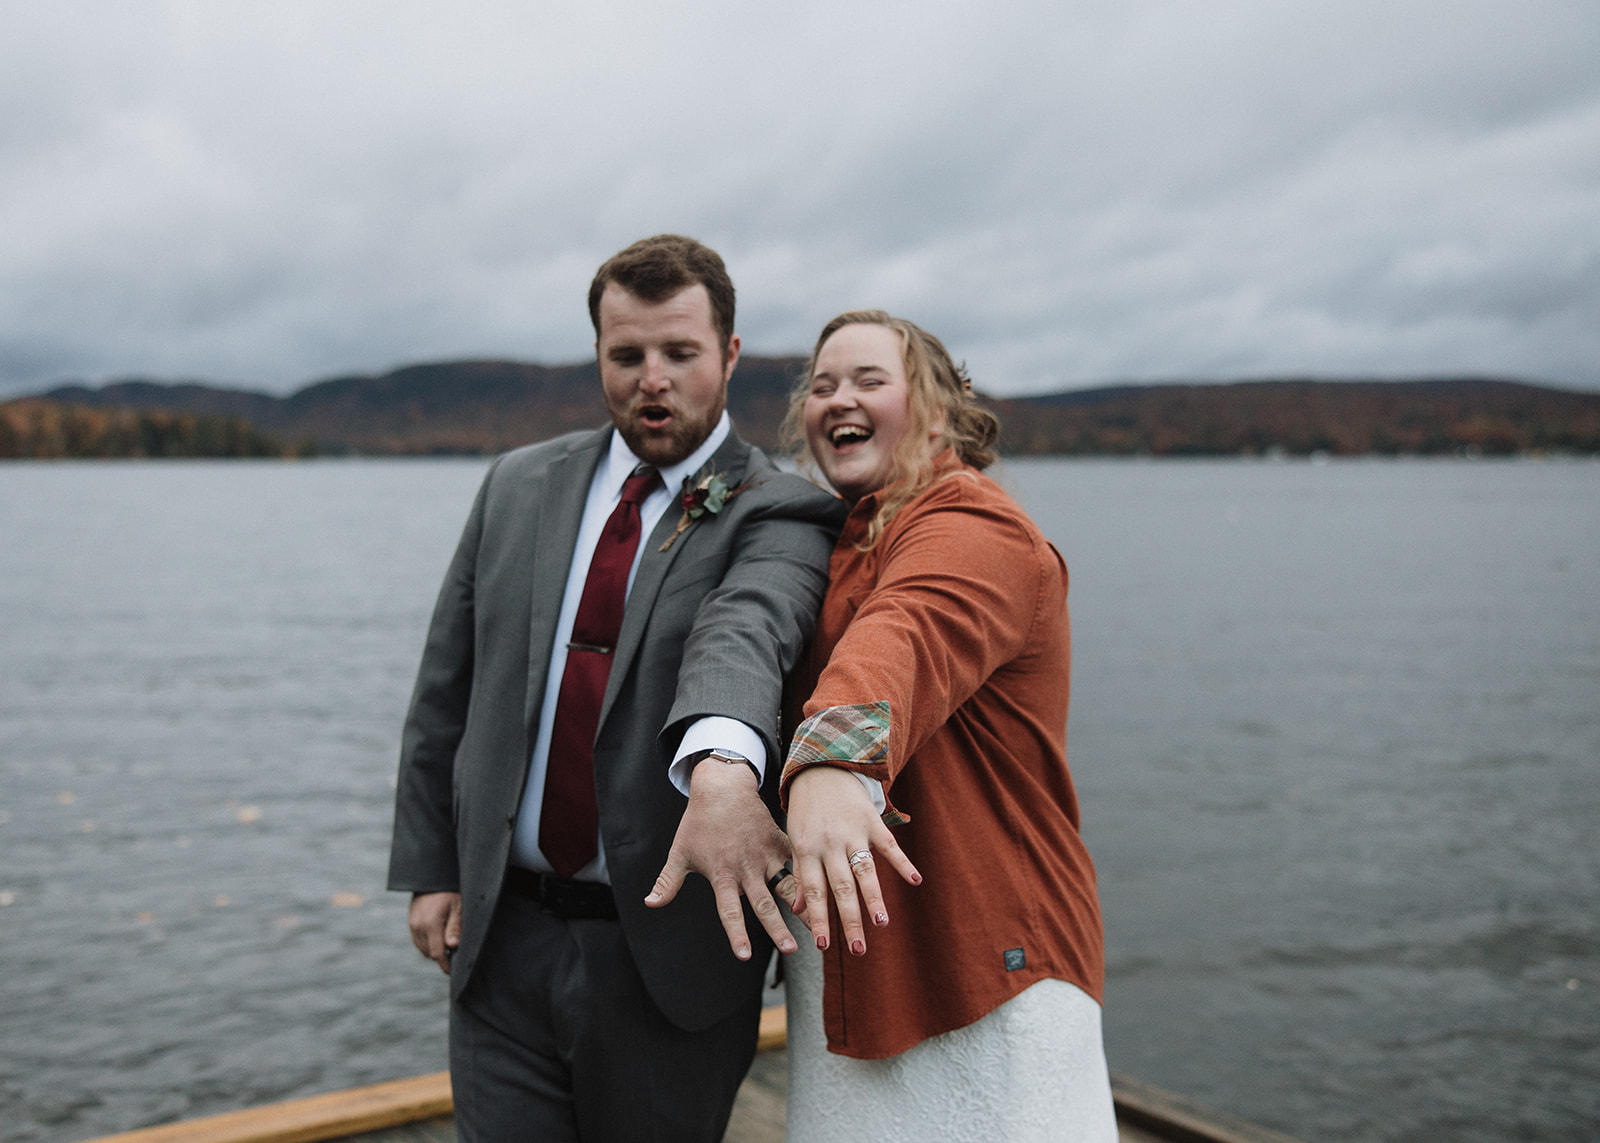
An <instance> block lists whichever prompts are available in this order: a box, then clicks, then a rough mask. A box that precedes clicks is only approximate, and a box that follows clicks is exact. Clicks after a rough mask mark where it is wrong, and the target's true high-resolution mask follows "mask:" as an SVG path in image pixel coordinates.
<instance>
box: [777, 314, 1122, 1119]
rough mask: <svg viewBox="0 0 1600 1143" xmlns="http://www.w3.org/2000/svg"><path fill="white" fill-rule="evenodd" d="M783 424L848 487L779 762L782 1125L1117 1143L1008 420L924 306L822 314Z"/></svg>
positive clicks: (1054, 636) (1048, 650)
mask: <svg viewBox="0 0 1600 1143" xmlns="http://www.w3.org/2000/svg"><path fill="white" fill-rule="evenodd" d="M788 425H789V427H790V430H791V432H792V433H794V434H795V435H799V433H800V432H801V431H803V435H804V441H805V446H806V452H807V453H808V454H809V460H810V462H811V463H812V464H813V465H814V466H815V468H816V469H818V470H820V472H821V474H822V475H823V476H824V477H826V478H827V480H828V482H829V483H830V484H831V485H832V486H833V487H834V489H836V490H837V491H838V492H839V494H840V495H841V496H843V497H844V498H845V499H846V500H848V501H850V502H851V503H852V504H853V510H852V513H851V515H850V518H849V520H848V521H847V523H846V524H845V528H844V531H843V533H842V535H841V536H840V538H839V543H838V546H837V547H836V548H835V550H834V554H833V562H832V566H831V568H830V576H831V579H830V583H829V588H828V594H827V598H826V599H825V600H824V602H823V607H822V613H821V615H820V616H819V618H818V621H817V632H816V636H815V639H814V641H813V644H812V647H811V650H810V652H809V656H810V657H809V662H808V663H807V664H805V665H804V670H803V672H802V676H803V677H802V678H801V680H800V682H801V686H802V689H800V690H799V692H798V693H801V694H805V693H809V694H810V698H809V699H807V700H806V702H805V706H804V709H803V711H802V712H800V713H801V714H802V715H803V718H804V721H803V722H801V724H800V726H799V728H798V729H797V731H796V732H795V735H794V739H793V742H792V745H791V747H790V751H789V756H788V760H787V763H786V765H785V767H784V772H783V786H782V788H783V797H784V801H785V806H786V808H787V810H788V815H789V836H790V840H791V843H792V845H793V849H794V858H795V862H794V871H795V875H796V878H797V880H798V883H799V891H798V892H799V896H798V897H794V898H792V899H793V901H794V904H795V908H796V912H797V914H798V917H799V918H800V919H796V920H794V921H793V922H792V927H793V928H794V929H795V931H796V935H797V937H800V938H801V940H800V944H801V950H802V951H801V953H800V954H797V955H796V956H795V957H794V958H793V959H792V960H791V966H790V970H789V984H788V989H789V1021H790V1023H789V1027H790V1039H789V1044H790V1048H789V1051H790V1085H791V1086H790V1093H789V1136H788V1137H789V1139H790V1140H791V1143H810V1141H811V1140H824V1139H827V1140H837V1139H838V1138H839V1137H840V1136H841V1134H842V1133H849V1134H850V1136H853V1137H859V1138H871V1139H874V1140H875V1141H879V1143H882V1141H893V1140H898V1139H906V1140H918V1141H921V1140H926V1139H1002V1138H1003V1139H1007V1140H1073V1141H1079V1140H1081V1141H1084V1143H1089V1141H1093V1143H1114V1141H1115V1139H1116V1124H1115V1118H1114V1114H1113V1111H1112V1105H1111V1092H1110V1085H1109V1081H1108V1079H1107V1074H1106V1064H1105V1053H1104V1049H1103V1047H1102V1044H1101V1029H1100V1005H1099V1000H1100V995H1101V986H1102V983H1103V976H1104V958H1103V948H1102V938H1101V928H1100V910H1099V903H1098V899H1097V897H1096V895H1095V883H1094V866H1093V864H1092V863H1091V862H1090V860H1089V855H1088V852H1087V850H1085V848H1084V846H1083V842H1082V840H1081V838H1080V837H1079V835H1078V806H1077V798H1076V795H1075V793H1074V791H1073V786H1072V779H1071V777H1070V775H1069V774H1068V771H1067V764H1066V722H1067V697H1068V689H1069V666H1070V654H1071V652H1070V638H1069V629H1068V620H1067V608H1066V589H1067V570H1066V565H1065V563H1064V562H1063V561H1062V559H1061V556H1060V554H1059V553H1058V552H1057V551H1056V550H1055V548H1054V547H1053V546H1052V545H1051V544H1050V543H1049V542H1048V541H1046V540H1045V539H1044V537H1043V536H1042V535H1041V534H1040V533H1039V530H1038V529H1037V528H1036V527H1035V526H1034V524H1033V522H1032V521H1031V520H1029V519H1028V517H1027V515H1026V514H1025V513H1024V512H1023V511H1022V509H1021V508H1019V507H1018V506H1017V504H1016V503H1015V501H1013V500H1012V499H1011V497H1010V496H1008V495H1007V494H1006V493H1005V492H1004V491H1002V490H1001V488H1000V487H999V486H998V485H997V484H995V483H994V481H993V480H991V479H989V478H988V477H987V476H984V475H983V474H982V469H984V468H985V467H987V466H988V464H989V463H990V462H991V461H992V460H993V459H994V451H993V447H992V446H993V444H994V440H995V438H996V435H997V433H998V424H997V422H996V421H995V419H994V417H993V416H992V415H991V414H990V413H988V412H987V411H985V410H983V409H981V408H979V407H978V406H977V405H975V404H974V402H973V399H972V392H971V383H970V382H969V381H968V379H967V377H966V375H965V373H964V371H962V370H961V369H960V368H958V367H957V366H956V365H955V363H954V362H953V361H952V360H951V358H950V356H949V354H948V353H947V352H946V351H945V348H944V346H943V345H942V344H940V342H939V340H938V339H937V338H935V337H933V336H932V335H931V334H928V333H927V332H925V331H923V330H921V329H919V328H918V327H917V326H915V325H913V324H911V323H910V322H907V321H904V320H902V319H898V318H892V317H890V316H889V315H888V314H885V313H882V312H880V311H875V310H866V311H856V312H851V313H846V314H841V315H840V316H839V317H837V318H835V319H834V320H833V321H831V322H829V323H828V325H827V326H826V328H824V329H823V331H822V335H821V336H820V337H819V338H818V340H817V345H816V349H815V350H814V352H813V354H812V357H811V361H810V363H809V366H808V368H807V373H806V380H805V384H804V386H803V387H802V388H801V389H799V390H797V392H796V394H795V398H794V402H793V404H792V406H791V409H790V416H789V421H788ZM806 684H810V686H809V691H808V690H807V689H804V688H805V686H806ZM880 873H881V874H883V876H882V877H881V878H880ZM802 919H803V921H802ZM807 926H808V927H809V932H807Z"/></svg>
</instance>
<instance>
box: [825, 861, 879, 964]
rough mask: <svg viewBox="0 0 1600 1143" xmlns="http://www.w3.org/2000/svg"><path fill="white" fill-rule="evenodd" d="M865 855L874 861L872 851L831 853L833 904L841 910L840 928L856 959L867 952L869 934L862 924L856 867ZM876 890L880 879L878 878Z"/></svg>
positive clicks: (830, 867)
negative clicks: (857, 892)
mask: <svg viewBox="0 0 1600 1143" xmlns="http://www.w3.org/2000/svg"><path fill="white" fill-rule="evenodd" d="M862 853H865V854H866V855H867V857H866V860H867V861H868V862H870V861H871V859H872V854H871V851H870V850H867V849H866V848H864V847H863V848H862V849H858V850H854V851H852V852H851V853H847V854H840V853H835V854H831V855H830V857H829V860H828V863H827V865H828V885H829V887H830V888H832V890H833V903H834V905H835V906H837V908H838V910H839V928H840V929H841V930H843V932H842V934H841V935H842V936H843V937H844V941H845V947H846V948H848V949H849V950H850V951H851V952H852V953H854V954H855V955H856V956H860V955H861V954H862V953H864V952H866V951H867V934H866V932H865V931H864V930H863V928H862V925H861V906H860V904H859V902H858V900H857V897H856V868H857V867H858V866H859V864H860V862H861V857H860V855H861V854H862ZM873 884H874V887H876V884H877V882H876V879H874V882H873Z"/></svg>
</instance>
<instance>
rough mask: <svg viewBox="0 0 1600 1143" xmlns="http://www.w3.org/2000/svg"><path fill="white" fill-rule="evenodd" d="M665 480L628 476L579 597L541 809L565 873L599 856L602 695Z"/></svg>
mask: <svg viewBox="0 0 1600 1143" xmlns="http://www.w3.org/2000/svg"><path fill="white" fill-rule="evenodd" d="M660 483H661V477H660V475H659V474H658V473H657V472H656V470H655V469H653V468H649V467H643V466H641V467H640V468H638V469H636V470H635V471H634V473H633V475H632V476H630V477H628V481H627V483H626V484H624V485H623V486H622V501H621V503H619V504H618V505H617V506H616V508H615V509H614V510H613V511H612V513H611V517H610V518H609V519H608V520H607V521H606V526H605V527H604V528H603V529H602V530H601V532H600V542H599V543H597V544H596V545H595V548H594V559H593V560H591V561H590V563H589V577H588V578H587V579H586V580H584V583H583V596H582V598H581V599H580V600H579V601H578V616H577V618H576V619H575V620H574V621H573V624H572V641H571V642H569V643H568V644H567V667H566V670H565V671H564V672H563V673H562V675H561V693H560V696H559V697H558V698H557V699H556V717H555V723H554V725H553V726H552V727H551V730H550V756H549V759H548V762H547V765H546V768H545V776H544V805H543V806H542V807H541V809H540V811H539V849H540V850H541V851H543V853H544V855H545V857H546V858H548V859H549V861H550V867H551V868H552V869H554V870H555V871H556V876H557V877H565V878H570V877H571V876H572V875H573V874H574V873H576V872H578V870H580V869H582V868H583V867H584V866H585V865H587V864H589V862H590V861H592V860H594V855H595V845H596V837H597V835H598V831H599V828H600V819H599V815H598V813H597V811H596V809H595V797H594V736H595V732H596V731H598V730H599V728H600V703H601V700H603V699H604V698H605V693H606V680H607V679H608V678H610V676H611V657H612V652H613V651H614V650H615V649H616V645H617V632H619V631H621V630H622V607H623V604H624V603H626V602H627V597H628V572H629V570H630V569H631V568H632V567H633V553H634V552H636V551H637V550H638V548H639V504H640V503H641V502H642V501H643V500H644V498H645V497H647V496H649V495H650V493H651V492H653V491H655V489H656V487H657V486H658V485H659V484H660Z"/></svg>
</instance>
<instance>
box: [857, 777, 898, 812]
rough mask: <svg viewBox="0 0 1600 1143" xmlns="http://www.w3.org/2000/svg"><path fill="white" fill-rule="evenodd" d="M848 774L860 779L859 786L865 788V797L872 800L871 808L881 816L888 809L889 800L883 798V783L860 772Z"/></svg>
mask: <svg viewBox="0 0 1600 1143" xmlns="http://www.w3.org/2000/svg"><path fill="white" fill-rule="evenodd" d="M850 772H851V773H852V774H854V775H855V776H856V777H857V778H860V779H861V784H862V785H863V786H865V787H866V788H867V797H869V798H871V799H872V808H873V809H875V810H877V811H878V813H879V815H880V816H881V815H882V814H883V811H884V810H886V809H888V808H889V799H888V798H886V797H884V796H883V783H882V782H880V781H878V780H877V779H876V778H869V777H867V776H866V775H865V774H863V773H862V772H861V771H860V770H852V771H850Z"/></svg>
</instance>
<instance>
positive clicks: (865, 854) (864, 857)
mask: <svg viewBox="0 0 1600 1143" xmlns="http://www.w3.org/2000/svg"><path fill="white" fill-rule="evenodd" d="M871 860H872V851H871V850H869V849H858V850H856V851H855V852H854V853H852V854H851V855H850V868H851V869H854V868H855V867H856V866H858V865H860V864H861V863H862V862H863V861H871Z"/></svg>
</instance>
